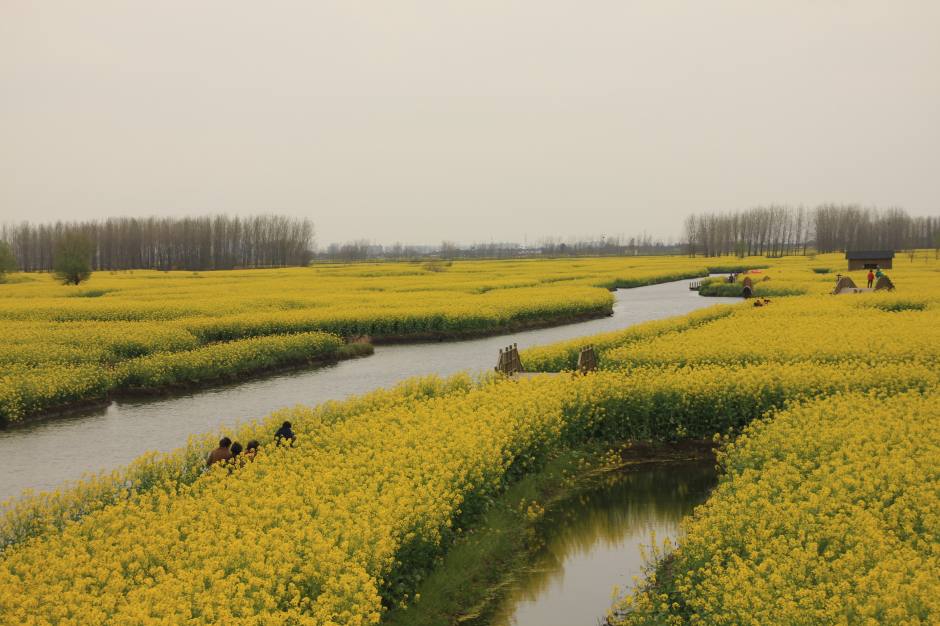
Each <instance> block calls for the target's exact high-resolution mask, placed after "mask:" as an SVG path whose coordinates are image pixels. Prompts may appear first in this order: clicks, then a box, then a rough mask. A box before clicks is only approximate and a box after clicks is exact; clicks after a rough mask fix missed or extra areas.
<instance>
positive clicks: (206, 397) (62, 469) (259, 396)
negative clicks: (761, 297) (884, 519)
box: [0, 281, 739, 502]
mask: <svg viewBox="0 0 940 626" xmlns="http://www.w3.org/2000/svg"><path fill="white" fill-rule="evenodd" d="M614 296H615V304H614V313H613V315H611V316H609V317H605V318H602V319H597V320H591V321H587V322H580V323H576V324H566V325H564V326H555V327H552V328H545V329H540V330H532V331H526V332H519V333H514V334H511V335H502V336H494V337H486V338H482V339H472V340H466V341H454V342H436V343H421V344H408V345H396V346H379V347H377V348H376V349H375V354H374V355H372V356H369V357H365V358H361V359H354V360H350V361H342V362H340V363H337V364H335V365H331V366H328V367H322V368H316V369H304V370H294V371H290V372H285V373H281V374H277V375H272V376H267V377H260V378H253V379H250V380H247V381H244V382H240V383H235V384H231V385H224V386H217V387H213V388H210V389H205V390H201V391H195V392H190V393H186V394H182V395H176V396H171V397H167V396H163V397H158V398H152V399H134V400H119V401H115V402H111V403H110V404H109V405H108V406H107V407H104V408H99V409H94V410H88V411H83V412H80V413H75V414H72V415H69V416H67V417H57V418H52V419H47V420H41V421H33V422H26V423H22V424H17V425H13V426H11V427H8V428H7V429H5V430H0V502H2V501H4V500H5V499H7V498H9V497H14V496H17V495H19V494H20V493H21V492H22V491H23V490H24V489H33V490H36V491H42V490H49V489H54V488H56V487H57V486H59V485H60V484H62V483H63V482H65V481H68V480H75V479H78V478H81V477H82V475H83V474H85V473H89V472H99V471H102V470H111V469H115V468H118V467H121V466H123V465H126V464H128V463H129V462H131V461H132V460H133V459H135V458H136V457H138V456H140V455H141V454H143V453H144V452H147V451H149V450H159V451H169V450H172V449H174V448H177V447H179V446H181V445H183V444H184V443H185V442H186V439H187V437H188V436H189V435H191V434H193V433H203V432H212V431H217V430H218V429H219V428H221V427H223V426H226V425H231V424H234V423H237V422H243V421H246V420H250V419H255V418H259V417H263V416H265V415H268V414H269V413H271V412H272V411H274V410H275V409H278V408H282V407H285V406H294V405H297V404H309V405H315V404H318V403H320V402H323V401H325V400H334V399H342V398H345V397H347V396H349V395H351V394H360V393H364V392H366V391H370V390H372V389H376V388H379V387H389V386H392V385H394V384H395V383H397V382H399V381H401V380H403V379H405V378H409V377H411V376H418V375H426V374H439V375H442V376H447V375H450V374H454V373H456V372H460V371H463V370H470V371H480V370H486V369H491V368H492V367H493V366H494V365H495V364H496V355H497V351H498V350H499V348H501V347H503V346H505V345H506V344H507V343H510V342H517V343H518V344H519V347H520V349H524V348H526V347H531V346H535V345H540V344H546V343H551V342H554V341H562V340H566V339H573V338H575V337H581V336H585V335H592V334H595V333H601V332H605V331H610V330H616V329H619V328H625V327H627V326H630V325H632V324H636V323H639V322H645V321H648V320H654V319H661V318H665V317H671V316H674V315H683V314H685V313H689V312H691V311H694V310H696V309H700V308H703V307H708V306H713V305H715V304H720V303H730V302H738V301H739V300H738V299H737V298H702V297H699V296H698V294H697V293H696V292H694V291H689V289H688V281H677V282H672V283H663V284H661V285H652V286H649V287H637V288H635V289H621V290H618V291H617V292H615V294H614Z"/></svg>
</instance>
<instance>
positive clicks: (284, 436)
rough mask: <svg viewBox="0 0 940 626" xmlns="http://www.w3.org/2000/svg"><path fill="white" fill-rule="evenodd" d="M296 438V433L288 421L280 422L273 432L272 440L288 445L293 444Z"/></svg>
mask: <svg viewBox="0 0 940 626" xmlns="http://www.w3.org/2000/svg"><path fill="white" fill-rule="evenodd" d="M296 439H297V435H295V434H294V431H293V430H291V425H290V422H284V423H283V424H281V427H280V428H278V429H277V432H276V433H274V442H275V443H277V444H282V443H287V444H288V445H294V441H295V440H296Z"/></svg>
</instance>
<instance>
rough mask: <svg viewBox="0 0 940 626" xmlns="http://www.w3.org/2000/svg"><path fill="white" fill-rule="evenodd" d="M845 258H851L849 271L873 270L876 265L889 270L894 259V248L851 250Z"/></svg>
mask: <svg viewBox="0 0 940 626" xmlns="http://www.w3.org/2000/svg"><path fill="white" fill-rule="evenodd" d="M845 258H847V259H848V260H849V271H852V270H873V269H875V268H876V267H880V268H881V269H883V270H889V269H891V263H892V260H893V259H894V250H849V251H848V252H846V253H845Z"/></svg>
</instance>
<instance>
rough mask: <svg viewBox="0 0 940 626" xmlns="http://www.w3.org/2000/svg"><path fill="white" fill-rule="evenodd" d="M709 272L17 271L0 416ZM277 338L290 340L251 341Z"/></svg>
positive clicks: (563, 266)
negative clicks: (75, 277) (74, 276)
mask: <svg viewBox="0 0 940 626" xmlns="http://www.w3.org/2000/svg"><path fill="white" fill-rule="evenodd" d="M432 270H433V271H432ZM441 270H443V271H441ZM706 272H707V269H706V262H705V261H704V260H701V259H684V258H668V257H653V258H636V259H572V260H558V261H552V260H520V261H499V262H496V261H485V262H470V261H461V262H455V263H453V264H452V265H445V264H435V265H433V266H427V265H423V264H420V263H383V264H354V265H324V266H321V265H318V266H313V267H309V268H290V269H277V270H245V271H218V272H203V273H199V272H157V271H134V272H126V273H114V272H112V273H105V272H98V273H96V274H94V275H93V276H92V278H91V280H90V281H88V282H87V283H85V284H82V285H81V286H78V287H76V286H66V285H61V284H59V283H57V282H55V281H54V280H53V278H52V277H51V276H49V275H44V274H18V275H14V276H13V277H12V278H11V279H10V281H9V282H8V283H6V284H0V423H3V422H9V421H14V420H17V419H20V418H22V417H23V416H26V415H29V414H31V413H36V412H40V411H43V410H48V409H51V408H59V407H65V406H68V405H69V404H72V403H75V402H79V401H87V400H95V399H100V398H103V397H104V396H105V395H107V394H108V393H109V392H111V391H114V390H121V389H127V388H131V387H144V388H155V387H166V386H170V385H189V384H194V383H198V382H200V381H205V380H213V379H217V378H221V377H226V376H232V375H234V374H243V373H246V372H250V371H257V370H260V369H265V368H270V367H276V366H280V365H285V364H289V363H297V362H305V361H309V360H316V359H325V358H331V357H335V356H336V354H337V350H338V345H339V344H338V343H337V340H336V339H335V337H342V338H349V337H354V336H362V335H365V336H370V337H375V338H379V339H381V338H385V339H395V338H399V339H409V338H411V339H420V338H422V337H431V336H441V337H457V336H461V335H467V334H474V333H483V332H490V331H494V330H497V329H505V330H509V329H512V328H516V327H522V326H525V325H527V324H538V323H550V322H557V321H564V320H567V319H572V318H578V317H586V316H587V317H591V316H593V317H596V316H602V315H604V314H606V313H608V312H610V310H611V306H612V301H613V300H612V297H611V296H610V294H609V293H608V291H607V289H606V288H608V287H614V286H618V285H620V286H636V285H643V284H649V283H654V282H663V281H666V280H674V279H680V278H684V277H690V276H701V275H704V274H705V273H706ZM327 334H329V335H332V336H333V337H334V338H331V337H328V336H327ZM275 335H292V336H293V338H292V339H291V340H290V341H286V342H285V341H280V340H267V341H261V340H255V341H249V340H250V339H253V338H260V337H272V336H275ZM227 342H244V343H241V344H239V345H236V346H232V347H230V348H223V347H220V346H221V345H222V344H223V343H227ZM169 355H174V356H169Z"/></svg>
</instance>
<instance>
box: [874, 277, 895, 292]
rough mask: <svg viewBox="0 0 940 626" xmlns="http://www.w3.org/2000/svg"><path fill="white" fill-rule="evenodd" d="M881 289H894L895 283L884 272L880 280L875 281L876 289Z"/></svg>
mask: <svg viewBox="0 0 940 626" xmlns="http://www.w3.org/2000/svg"><path fill="white" fill-rule="evenodd" d="M881 290H887V291H894V283H892V282H891V279H890V278H888V277H887V276H885V275H884V274H882V275H881V278H879V279H878V282H876V283H875V291H881Z"/></svg>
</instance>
